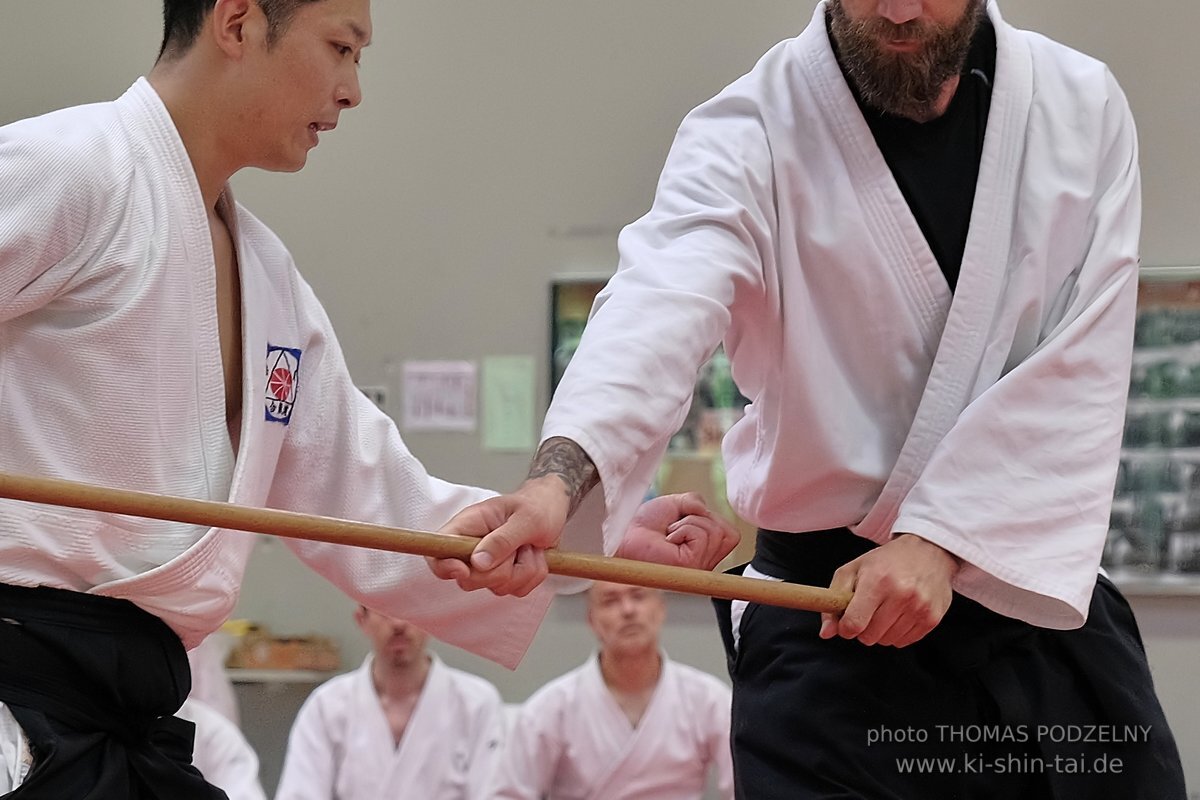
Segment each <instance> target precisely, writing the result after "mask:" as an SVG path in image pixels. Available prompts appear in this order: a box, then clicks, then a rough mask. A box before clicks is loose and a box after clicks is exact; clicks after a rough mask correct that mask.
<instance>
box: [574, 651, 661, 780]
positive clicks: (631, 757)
mask: <svg viewBox="0 0 1200 800" xmlns="http://www.w3.org/2000/svg"><path fill="white" fill-rule="evenodd" d="M593 663H594V666H595V670H594V671H595V679H596V680H597V681H599V683H600V691H601V692H603V694H604V696H605V697H606V698H607V700H608V703H607V705H608V706H609V707H610V708H611V710H612V712H613V713H615V714H616V715H618V716H619V717H620V718H621V721H622V722H625V724H626V725H628V724H629V721H628V718H627V717H626V716H625V712H624V711H622V710H621V708H620V706H618V705H617V701H616V698H615V697H613V695H612V692H610V691H609V690H608V687H607V686H605V685H604V678H603V676H602V675H601V673H600V661H599V658H596V659H595V660H594V662H593ZM675 685H676V682H675V672H674V667H673V665H672V664H671V662H670V661H669V660H667V657H666V654H663V656H662V672H661V673H660V674H659V677H658V685H657V686H655V687H654V694H653V695H652V696H651V697H650V704H649V705H648V706H646V713H645V714H643V715H642V719H641V721H640V722H639V723H638V725H637V727H636V728H633V729H632V733H631V735H630V737H629V739H628V740H626V742H625V746H624V748H622V750H621V753H620V754H619V755H618V757H617V758H615V759H614V760H613V761H612V762H610V763H609V765H608V769H607V770H606V771H605V772H604V773H602V774H601V775H600V777H599V779H598V780H597V781H596V783H595V785H594V786H592V788H591V791H590V792H589V793H588V795H587V798H586V800H622V798H623V797H624V796H625V794H626V792H627V789H628V785H627V784H626V782H625V781H624V780H623V776H627V775H641V774H645V773H649V772H653V771H654V769H655V760H656V758H657V756H658V754H659V752H660V750H661V746H658V747H656V744H657V743H656V742H655V737H657V736H659V735H661V734H662V732H663V727H662V725H661V724H659V722H658V721H659V720H660V719H661V718H662V717H663V716H664V715H667V716H668V717H669V716H670V714H672V713H679V712H680V711H681V709H680V708H679V705H678V698H677V697H675V692H674V688H675Z"/></svg>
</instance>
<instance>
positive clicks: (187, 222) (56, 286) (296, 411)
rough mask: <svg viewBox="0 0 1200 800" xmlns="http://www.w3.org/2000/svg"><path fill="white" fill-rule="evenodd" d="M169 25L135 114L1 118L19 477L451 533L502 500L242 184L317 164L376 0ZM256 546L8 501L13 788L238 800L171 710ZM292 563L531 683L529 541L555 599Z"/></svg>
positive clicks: (299, 5)
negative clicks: (307, 273) (476, 510)
mask: <svg viewBox="0 0 1200 800" xmlns="http://www.w3.org/2000/svg"><path fill="white" fill-rule="evenodd" d="M163 9H164V19H165V25H164V28H165V32H164V39H163V46H162V50H161V53H160V57H159V59H158V61H157V63H156V64H155V65H154V68H153V69H152V70H151V71H150V73H149V75H148V76H147V77H145V78H141V79H139V80H137V81H136V82H135V83H134V85H133V86H132V87H131V88H130V89H129V90H128V91H127V92H126V93H125V94H124V95H123V96H122V97H120V98H119V99H117V100H115V101H113V102H105V103H96V104H91V105H86V106H80V107H76V108H70V109H65V110H61V111H55V112H53V113H49V114H45V115H43V116H40V117H36V118H32V119H26V120H22V121H19V122H16V123H13V124H11V125H7V126H4V127H0V342H3V347H2V349H0V442H2V444H0V471H11V472H35V473H38V474H41V475H49V476H53V477H59V478H68V479H75V480H80V481H84V482H87V483H96V484H104V485H113V486H118V487H120V488H131V489H139V490H145V491H152V492H158V493H163V494H168V495H178V496H184V497H189V498H197V499H204V500H222V501H231V502H234V503H238V504H243V505H249V506H270V507H274V508H282V509H288V510H293V511H300V512H308V513H316V514H322V515H327V516H336V517H351V518H355V519H361V520H367V521H371V522H376V523H381V524H388V525H395V526H400V527H406V528H435V527H437V526H439V525H441V524H443V523H444V522H445V521H446V520H447V519H449V518H450V516H451V515H452V514H453V513H455V512H456V511H458V510H459V509H461V508H462V507H463V506H465V505H467V504H468V503H470V502H473V501H477V500H480V499H483V498H484V497H486V496H488V495H489V494H490V493H488V492H485V491H484V490H481V489H475V488H471V487H466V486H457V485H453V484H449V483H446V482H444V481H440V480H438V479H436V478H434V477H432V476H430V475H429V474H428V473H427V472H426V471H425V469H424V468H423V467H422V465H421V464H420V463H419V462H418V461H417V460H416V459H415V458H414V457H413V455H412V454H411V453H410V452H409V451H408V449H407V448H406V447H405V445H404V443H403V442H402V441H401V439H400V437H399V435H398V433H397V431H396V428H395V426H394V425H393V423H392V421H391V420H390V419H389V418H388V417H387V416H386V415H385V414H383V413H382V412H381V411H379V410H378V409H376V408H375V407H374V406H373V405H372V404H371V402H370V401H369V400H367V399H366V398H365V397H364V396H363V395H362V394H361V393H360V392H359V391H358V390H357V389H356V388H355V385H354V382H353V380H352V379H351V376H350V373H349V371H348V369H347V367H346V363H345V359H344V357H343V354H342V352H341V348H340V347H339V345H338V342H337V338H336V336H335V335H334V332H333V329H332V327H331V325H330V322H329V319H328V318H327V316H326V315H325V312H324V310H323V309H322V307H321V305H320V303H319V302H318V301H317V299H316V297H315V296H314V295H313V292H312V290H311V288H310V287H309V286H308V284H307V283H306V282H305V281H304V279H303V278H302V277H301V275H300V274H299V272H298V271H297V269H296V266H295V264H294V263H293V261H292V257H291V255H290V254H289V253H288V251H287V250H286V248H285V247H284V246H283V244H282V243H281V242H280V241H279V239H278V238H277V237H276V236H275V235H274V234H273V233H272V232H271V231H270V230H269V229H268V228H267V227H266V226H265V225H264V224H263V223H262V222H260V221H259V220H258V219H257V218H255V217H254V216H253V215H252V214H250V212H249V211H247V210H246V209H245V208H244V207H242V206H241V205H240V204H238V203H237V202H235V200H234V198H233V196H232V193H231V192H230V189H229V185H228V181H229V179H230V178H231V177H232V176H233V175H234V174H235V173H237V172H238V171H240V170H241V169H242V168H244V167H248V166H255V167H260V168H263V169H268V170H277V171H295V170H298V169H300V168H301V167H303V166H304V163H305V161H306V159H307V157H308V153H309V151H310V150H311V149H312V148H313V147H315V146H316V144H317V141H318V136H319V134H321V133H323V132H325V131H328V130H329V129H331V128H333V126H334V125H335V124H336V123H337V121H338V119H339V117H340V115H341V113H342V112H343V111H347V110H349V109H351V108H354V107H355V106H357V105H358V103H359V101H360V100H361V99H362V97H361V92H360V88H359V82H358V61H359V58H360V56H361V55H362V52H363V48H365V47H366V46H367V44H368V42H369V41H370V39H371V14H370V3H369V0H165V2H164V6H163ZM667 502H668V503H670V502H672V501H667ZM679 502H680V503H681V504H682V503H683V502H684V501H683V500H679ZM680 511H684V509H683V508H682V505H681V506H680ZM691 527H692V528H693V529H696V530H699V529H698V528H697V527H696V526H691ZM659 533H665V526H664V529H663V530H662V531H660V532H659ZM676 535H677V534H676ZM660 538H661V537H660ZM664 541H665V540H664ZM672 541H675V540H674V539H673V540H672ZM253 544H254V540H253V537H251V536H248V535H246V534H242V533H237V532H232V531H226V530H221V529H208V528H205V527H203V526H193V525H182V524H175V523H168V522H158V521H149V520H141V519H133V518H126V517H118V516H115V515H110V514H98V513H91V512H86V511H76V510H65V509H58V508H50V507H46V506H38V505H32V504H28V503H21V502H14V501H3V502H0V609H3V612H2V613H0V740H2V741H0V757H2V758H3V763H0V793H4V792H7V791H9V790H11V789H12V788H13V787H14V786H17V785H20V786H21V788H22V789H24V790H25V794H26V795H27V796H31V797H32V796H37V797H53V798H75V797H83V796H88V797H104V798H108V797H120V798H123V800H132V799H134V798H142V797H154V798H160V797H169V798H171V799H172V800H191V799H192V798H211V797H214V796H215V795H216V793H215V790H213V789H212V788H211V787H210V786H208V785H207V784H206V783H205V782H204V781H203V780H202V778H201V776H200V775H199V774H198V773H197V772H196V770H195V769H193V768H192V767H191V766H190V764H189V762H190V758H189V752H190V749H191V747H190V741H191V733H192V731H191V726H190V724H189V723H186V722H182V721H180V720H178V719H176V718H175V717H173V716H172V715H173V714H174V712H175V711H176V710H177V709H178V708H179V707H180V705H181V704H182V703H183V700H184V699H185V697H186V696H187V694H188V684H189V676H188V665H187V659H186V657H185V648H189V647H194V646H196V644H197V643H199V642H200V641H201V640H202V639H203V638H204V637H205V636H206V635H207V634H209V633H211V632H212V631H214V630H216V629H217V628H218V627H219V626H220V625H221V623H222V622H223V621H224V620H225V618H226V617H227V616H228V615H229V613H230V610H231V609H232V608H233V606H234V603H235V602H236V599H237V593H238V589H239V586H240V583H241V581H242V576H243V574H244V572H245V568H246V562H247V559H248V558H249V556H250V552H251V549H252V547H253ZM289 547H291V548H292V549H293V550H294V551H295V552H296V553H297V555H299V557H300V558H301V559H303V560H304V561H305V562H306V563H307V564H308V565H309V566H311V567H312V568H313V569H315V570H316V571H317V572H319V573H320V574H321V575H323V576H325V577H326V578H328V579H329V580H330V581H332V582H333V583H335V584H336V585H337V586H339V587H340V588H341V589H343V590H344V591H346V592H347V593H348V594H350V595H352V596H353V597H354V598H355V599H356V600H358V601H359V602H362V603H366V604H368V605H370V606H372V607H374V608H381V609H385V610H388V611H391V612H393V613H403V614H404V615H405V616H406V617H407V618H409V619H412V620H413V621H414V622H415V623H416V624H418V625H420V626H421V627H422V628H424V629H426V630H429V631H430V633H432V634H434V635H436V636H438V637H439V638H441V639H444V640H446V641H449V642H452V643H454V644H456V645H459V646H462V647H465V648H467V649H469V650H473V651H475V652H477V653H480V654H481V655H484V656H486V657H489V658H492V659H494V660H496V661H498V662H501V663H504V664H507V665H510V666H512V665H515V664H516V662H517V661H519V659H520V657H521V655H522V654H523V653H524V651H525V648H526V647H527V645H528V642H529V640H530V638H531V637H532V635H533V632H534V631H535V630H536V628H537V626H538V624H539V623H540V621H541V619H542V616H543V614H544V612H545V609H546V605H547V604H548V603H549V602H550V599H551V595H550V593H549V592H547V591H543V590H539V591H537V592H534V591H533V589H534V585H535V584H536V583H537V582H538V580H539V579H540V578H541V577H543V576H544V575H545V563H544V558H542V556H541V555H540V553H539V554H536V555H534V554H533V553H532V548H527V549H526V550H524V551H522V552H523V553H530V554H531V557H530V558H528V559H526V558H524V557H522V558H521V559H520V562H521V563H520V564H519V565H518V566H517V567H516V568H515V569H513V571H512V574H513V576H514V583H517V584H520V586H518V587H517V590H516V594H518V595H521V596H526V595H530V594H531V592H532V595H531V596H526V597H525V599H524V600H513V599H508V600H499V601H497V600H493V599H490V598H486V597H483V596H474V595H468V594H465V593H462V592H459V591H457V590H456V589H454V588H453V587H452V586H446V585H445V584H442V583H441V582H439V581H437V580H436V579H435V578H433V577H432V576H431V575H430V574H429V573H428V570H427V569H426V568H425V566H424V564H423V563H421V561H420V560H419V559H412V558H407V557H404V556H398V555H396V554H391V553H381V552H373V551H368V550H356V549H351V548H344V547H338V546H335V545H327V544H320V543H309V542H304V543H289ZM680 549H681V550H686V549H687V548H686V547H684V546H682V545H681V548H680ZM702 549H703V548H701V550H702ZM713 563H715V562H713ZM698 565H699V564H698ZM710 566H711V565H710ZM51 743H53V745H51ZM30 755H32V758H30V757H29V756H30Z"/></svg>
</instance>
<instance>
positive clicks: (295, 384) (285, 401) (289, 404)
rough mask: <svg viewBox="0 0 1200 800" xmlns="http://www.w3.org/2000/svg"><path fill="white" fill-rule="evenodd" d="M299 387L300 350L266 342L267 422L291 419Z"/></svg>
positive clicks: (289, 420) (284, 421) (284, 422)
mask: <svg viewBox="0 0 1200 800" xmlns="http://www.w3.org/2000/svg"><path fill="white" fill-rule="evenodd" d="M299 388H300V351H299V350H298V349H296V348H294V347H276V346H275V345H273V344H269V343H268V344H267V396H266V398H265V399H266V402H267V422H282V423H283V424H284V425H287V424H288V423H289V422H291V421H292V408H293V407H295V405H296V391H297V390H298V389H299Z"/></svg>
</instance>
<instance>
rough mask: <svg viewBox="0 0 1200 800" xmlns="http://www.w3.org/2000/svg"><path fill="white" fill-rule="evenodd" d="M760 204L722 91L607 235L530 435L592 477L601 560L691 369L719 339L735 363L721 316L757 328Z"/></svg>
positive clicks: (745, 134) (755, 158)
mask: <svg viewBox="0 0 1200 800" xmlns="http://www.w3.org/2000/svg"><path fill="white" fill-rule="evenodd" d="M735 86H736V84H735ZM773 191H774V178H773V170H772V162H771V153H770V148H769V146H768V143H767V138H766V133H765V130H764V127H763V124H762V120H761V119H760V117H759V114H758V109H757V107H756V105H755V103H754V100H753V99H752V98H750V97H748V96H746V95H744V94H741V93H739V92H738V91H736V89H732V87H731V90H727V92H726V93H725V94H723V95H720V96H718V97H717V98H715V99H714V100H712V101H710V102H708V103H706V104H704V105H702V106H700V107H699V108H697V109H696V110H695V111H693V112H692V113H691V114H690V115H689V116H688V117H687V118H686V119H685V120H684V122H683V124H682V125H681V126H680V129H679V131H678V134H677V136H676V139H675V142H674V144H673V146H672V148H671V152H670V155H669V156H668V158H667V161H666V165H665V167H664V169H663V172H662V175H661V177H660V180H659V185H658V190H657V193H656V195H655V199H654V204H653V207H652V208H651V210H650V211H649V213H647V214H646V215H645V216H644V217H642V218H641V219H640V220H638V221H636V222H634V223H633V224H631V225H630V226H628V227H627V228H625V230H624V231H622V233H621V236H620V238H619V241H618V246H619V250H620V266H619V269H618V272H617V274H616V275H614V276H613V278H612V279H611V280H610V281H609V283H608V285H607V286H606V287H605V289H604V290H603V291H602V292H601V294H600V295H599V296H598V297H597V299H596V302H595V305H594V306H593V308H592V312H591V317H590V319H589V321H588V324H587V327H586V329H585V330H584V333H583V338H582V340H581V342H580V344H579V347H578V349H577V350H576V352H575V354H574V356H573V357H572V359H571V363H570V364H569V365H568V367H567V369H566V372H565V374H564V376H563V379H562V381H561V382H560V384H559V386H558V389H557V391H556V392H555V396H554V400H553V402H552V404H551V406H550V409H549V411H548V412H547V415H546V420H545V424H544V427H543V430H542V436H543V438H544V439H548V438H550V437H553V436H562V437H565V438H567V439H571V440H572V441H574V442H576V443H577V444H579V445H580V446H581V447H582V448H583V449H584V450H585V451H586V452H587V454H588V456H589V457H590V458H591V459H592V461H593V462H594V463H595V464H596V467H597V469H598V470H599V473H600V478H601V485H602V487H603V492H604V501H605V510H606V514H607V516H606V520H605V523H604V548H605V550H606V551H607V552H609V553H612V552H614V551H615V550H616V548H617V545H618V544H619V543H620V540H621V537H622V536H623V534H624V531H625V529H626V527H627V526H628V524H629V520H630V519H631V518H632V516H633V514H634V512H635V511H636V509H637V507H638V505H639V504H640V503H641V501H642V499H643V498H644V496H645V494H646V489H647V487H649V485H650V483H651V481H652V479H653V477H654V474H655V471H656V469H657V467H658V464H659V461H660V460H661V458H662V456H663V454H664V453H665V452H666V448H667V444H668V442H669V441H670V438H671V436H672V435H673V434H674V433H675V432H676V431H677V430H678V429H679V426H680V425H681V424H682V422H683V420H684V418H685V417H686V415H687V410H688V406H689V401H690V399H691V396H692V392H693V388H694V386H695V382H696V376H697V372H698V370H699V368H700V367H701V365H703V363H704V362H705V360H706V359H707V358H709V357H710V356H711V355H712V353H713V352H714V351H715V349H716V347H717V345H718V344H719V343H720V342H721V341H722V338H723V337H724V338H725V339H726V346H727V348H728V349H729V350H730V352H731V353H732V352H734V351H735V350H736V348H737V345H738V341H739V339H740V337H741V336H742V335H743V333H744V330H743V327H735V328H733V329H731V328H730V325H731V312H735V313H733V316H732V319H734V320H737V322H736V323H735V324H736V325H740V326H748V325H750V324H752V321H753V320H755V319H761V316H760V315H759V314H758V313H756V310H755V309H757V308H758V307H759V306H760V304H761V303H762V302H763V296H764V288H763V286H764V273H765V272H769V271H771V270H772V269H773V263H774V246H773V244H772V242H773V240H774V235H775V215H774V210H773V205H774V204H773V200H772V195H773ZM743 321H744V322H743ZM734 377H735V379H736V378H737V376H736V375H735V376H734Z"/></svg>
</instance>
